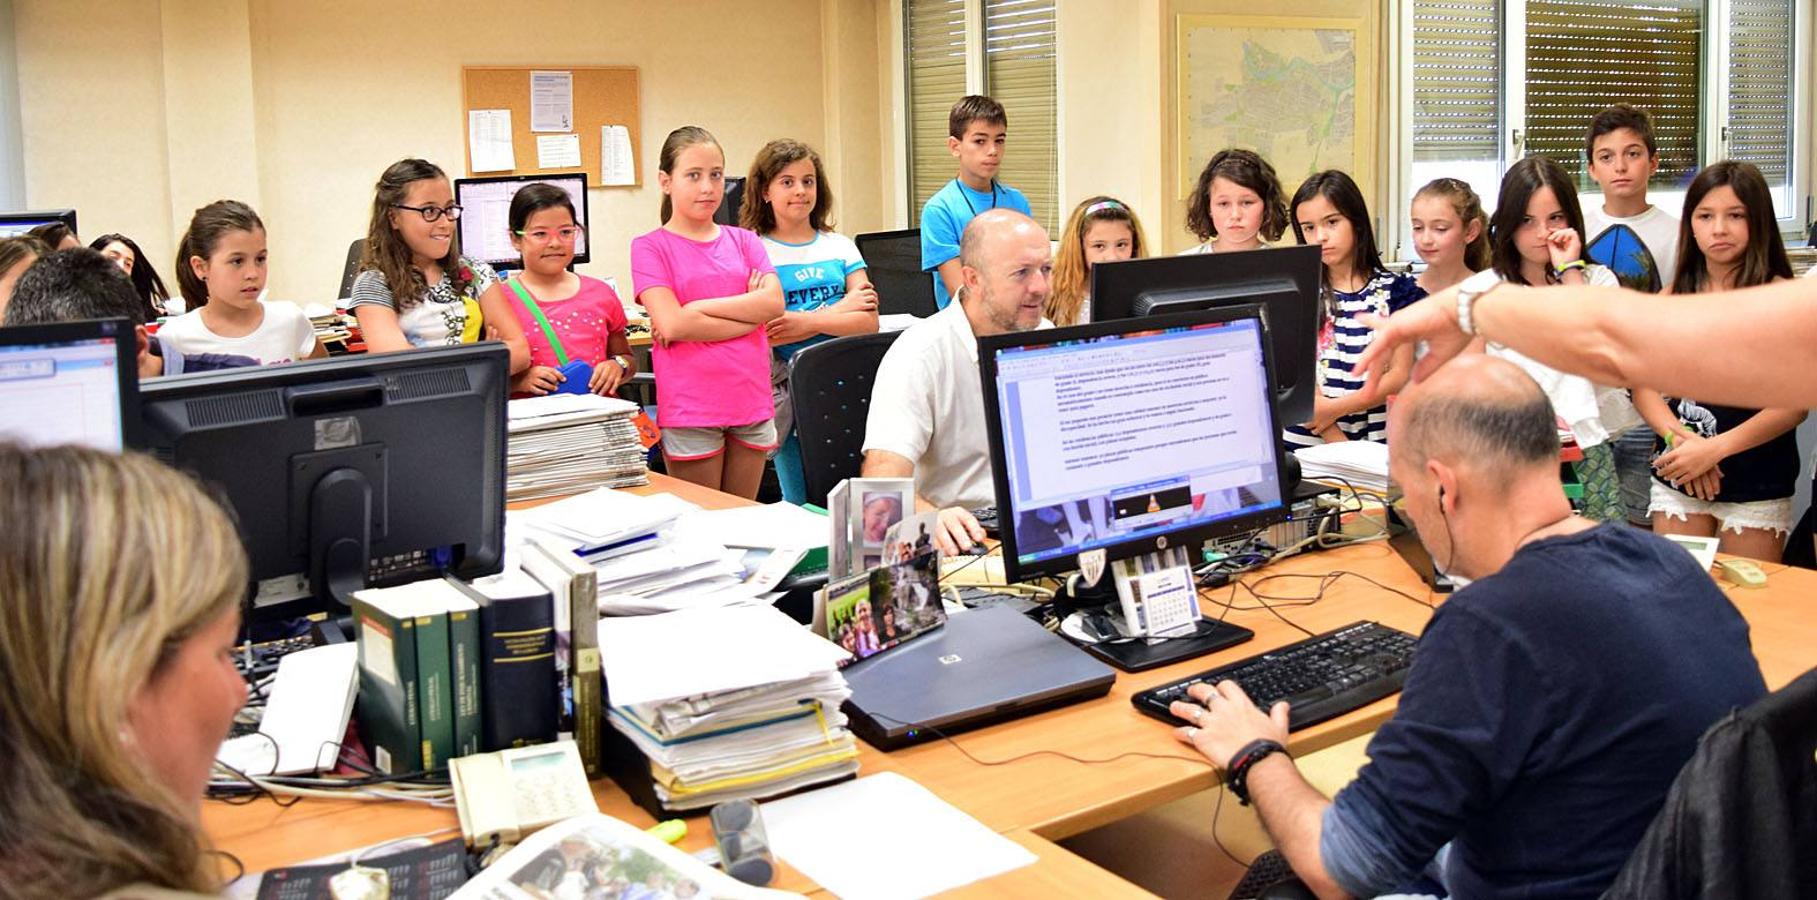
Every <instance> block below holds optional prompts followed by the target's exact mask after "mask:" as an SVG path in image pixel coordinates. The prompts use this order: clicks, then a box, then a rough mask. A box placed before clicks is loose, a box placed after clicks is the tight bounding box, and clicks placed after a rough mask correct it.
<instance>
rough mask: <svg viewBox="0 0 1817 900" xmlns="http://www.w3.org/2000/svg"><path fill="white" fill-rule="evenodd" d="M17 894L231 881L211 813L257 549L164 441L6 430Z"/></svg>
mask: <svg viewBox="0 0 1817 900" xmlns="http://www.w3.org/2000/svg"><path fill="white" fill-rule="evenodd" d="M0 521H3V522H6V523H7V527H8V536H7V538H6V540H4V541H0V598H4V599H3V600H0V734H4V735H5V739H4V740H0V810H4V814H0V896H3V897H8V898H53V897H55V898H80V897H106V898H114V900H123V898H128V897H131V898H168V897H184V896H194V895H197V894H200V893H204V892H208V893H212V892H216V891H219V890H220V888H221V884H220V878H219V876H218V875H217V867H216V864H215V860H214V859H213V858H212V857H211V856H210V855H209V854H208V853H207V852H206V850H205V848H204V846H203V837H202V834H201V831H200V828H199V825H198V818H199V816H200V813H201V800H202V793H203V791H204V789H205V788H206V786H207V782H208V775H209V770H210V768H211V766H212V764H213V760H214V754H215V750H216V749H217V747H218V746H219V745H220V742H221V740H222V738H224V737H225V736H226V735H227V730H228V727H229V725H230V724H231V722H232V720H233V716H234V713H235V712H236V711H238V710H239V708H240V706H241V705H242V704H243V703H244V702H245V700H246V687H245V683H244V682H243V681H242V680H241V678H240V675H239V673H238V672H237V671H236V670H235V668H234V665H233V661H232V657H231V652H232V646H233V642H234V638H235V636H236V632H237V631H238V629H239V600H240V598H241V596H242V595H243V594H244V593H245V591H246V579H247V569H246V559H245V556H244V554H243V552H242V550H241V548H240V541H239V538H238V537H237V536H236V534H235V533H234V528H233V526H232V524H231V523H230V522H229V521H228V518H227V516H226V514H225V513H224V512H223V511H222V509H221V508H220V507H219V506H218V505H216V504H215V503H214V501H212V500H210V499H209V498H208V497H207V496H206V495H204V494H203V493H202V491H201V490H200V489H199V488H198V487H197V486H196V485H195V483H194V482H192V481H190V480H189V479H188V478H186V477H184V476H183V475H181V474H179V473H177V472H175V471H172V470H171V469H168V468H166V467H164V466H162V465H160V464H158V463H157V462H154V461H153V460H151V459H150V458H148V457H142V456H135V455H127V456H115V455H110V454H106V453H101V452H98V451H93V450H87V449H81V448H75V447H59V448H51V449H40V450H29V451H28V450H24V449H21V448H18V447H15V446H12V445H9V444H0Z"/></svg>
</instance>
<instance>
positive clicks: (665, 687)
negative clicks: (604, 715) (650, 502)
mask: <svg viewBox="0 0 1817 900" xmlns="http://www.w3.org/2000/svg"><path fill="white" fill-rule="evenodd" d="M599 650H600V658H601V660H602V661H603V662H602V665H603V667H604V669H605V673H604V674H605V678H606V684H607V685H609V688H608V690H609V691H610V692H611V700H612V705H613V706H630V705H635V704H639V703H658V702H661V701H663V700H672V699H674V698H676V697H693V696H698V695H701V694H710V693H713V692H715V691H731V690H737V689H739V688H748V687H754V686H756V685H761V684H771V683H773V682H778V681H795V680H797V679H801V678H806V677H809V676H811V675H814V674H816V673H819V672H826V671H831V670H833V669H836V668H838V666H839V662H840V660H843V659H846V658H847V657H849V656H850V655H851V654H849V653H847V652H845V650H843V649H841V648H840V647H839V645H838V644H834V643H832V642H831V641H828V640H827V639H826V638H823V637H820V636H818V635H816V634H814V633H813V632H810V631H808V630H807V629H806V628H803V627H801V625H800V623H798V622H796V621H795V620H794V619H791V618H789V617H788V616H787V615H785V614H784V613H782V612H780V611H778V610H776V609H774V608H772V607H768V606H730V607H723V608H719V609H698V610H695V609H690V610H682V611H680V612H672V613H665V614H663V615H660V616H636V617H630V618H610V619H601V620H600V622H599Z"/></svg>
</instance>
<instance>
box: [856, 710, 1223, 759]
mask: <svg viewBox="0 0 1817 900" xmlns="http://www.w3.org/2000/svg"><path fill="white" fill-rule="evenodd" d="M871 718H873V719H877V720H879V721H882V722H888V723H891V724H894V725H901V726H903V727H904V728H912V729H914V730H916V731H926V732H930V733H932V734H933V735H934V736H935V737H937V738H939V739H941V740H943V741H945V742H947V743H949V744H951V745H953V749H954V750H957V751H959V753H960V754H961V755H963V756H964V757H965V758H966V759H969V760H971V761H972V762H975V763H977V764H978V765H981V766H987V767H990V766H1007V765H1010V764H1011V763H1018V762H1021V761H1023V760H1025V759H1031V758H1033V757H1036V756H1057V757H1059V758H1061V759H1064V760H1067V761H1068V762H1075V763H1079V764H1080V765H1086V766H1102V765H1108V764H1110V763H1114V762H1116V761H1118V760H1121V759H1127V758H1130V757H1135V758H1139V759H1177V760H1180V761H1181V762H1189V763H1198V764H1199V765H1202V766H1208V767H1210V766H1211V762H1210V761H1209V760H1207V759H1206V758H1205V757H1203V756H1181V755H1179V754H1177V753H1149V752H1147V751H1143V750H1127V751H1124V752H1122V753H1119V754H1117V755H1116V756H1110V757H1105V758H1103V759H1086V758H1085V757H1083V756H1074V755H1072V754H1070V753H1066V752H1064V751H1060V750H1030V751H1028V752H1027V753H1018V754H1016V755H1015V756H1011V757H1009V758H1007V759H998V760H989V759H979V758H978V757H977V756H976V755H975V754H973V753H972V752H971V751H970V750H967V749H965V747H964V746H962V745H961V744H960V743H959V742H958V741H956V740H953V737H952V735H949V734H947V733H946V732H944V731H941V730H940V729H938V728H935V727H934V726H932V725H919V724H916V723H914V722H904V721H902V720H901V719H895V718H891V717H889V716H885V715H880V714H878V713H872V714H871ZM1214 768H1215V767H1214Z"/></svg>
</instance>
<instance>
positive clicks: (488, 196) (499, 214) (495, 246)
mask: <svg viewBox="0 0 1817 900" xmlns="http://www.w3.org/2000/svg"><path fill="white" fill-rule="evenodd" d="M532 184H552V185H555V186H556V187H559V188H561V189H562V190H565V191H567V192H568V197H569V199H571V200H573V201H574V221H575V223H576V224H578V225H580V227H581V234H580V237H579V238H578V239H576V240H575V241H574V261H575V262H576V263H584V262H590V261H591V260H592V259H593V257H592V256H591V255H590V254H589V253H588V252H587V232H586V228H587V176H586V174H585V173H580V172H577V173H574V174H572V175H531V176H522V175H504V176H498V177H488V178H456V179H455V180H454V202H455V203H457V204H459V205H460V207H461V218H460V221H459V222H457V223H455V224H456V225H457V226H459V228H460V230H461V252H462V253H465V254H466V255H468V256H471V257H473V258H474V259H477V260H479V261H481V262H484V263H485V264H487V265H489V266H492V267H493V268H507V269H521V268H523V267H524V258H523V256H522V255H521V254H519V253H518V252H517V248H515V247H512V246H511V198H512V197H515V196H517V192H518V191H520V190H522V189H523V188H525V187H527V186H529V185H532Z"/></svg>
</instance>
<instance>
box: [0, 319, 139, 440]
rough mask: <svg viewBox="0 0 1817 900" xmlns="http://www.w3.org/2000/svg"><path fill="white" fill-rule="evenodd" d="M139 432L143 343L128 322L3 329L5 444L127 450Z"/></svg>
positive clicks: (0, 428) (0, 397)
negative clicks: (140, 347)
mask: <svg viewBox="0 0 1817 900" xmlns="http://www.w3.org/2000/svg"><path fill="white" fill-rule="evenodd" d="M138 426H139V341H138V335H137V332H135V331H134V329H133V324H132V322H130V321H127V320H126V319H99V320H95V321H87V322H58V323H55V324H50V325H15V326H13V327H11V328H0V440H4V441H12V442H14V443H18V444H23V445H25V446H28V447H49V446H54V445H57V444H82V445H84V446H88V447H94V448H96V449H100V450H111V451H113V452H115V453H118V452H120V451H121V450H123V449H125V448H126V447H128V446H131V445H132V443H133V440H134V438H135V437H136V436H137V434H138Z"/></svg>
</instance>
